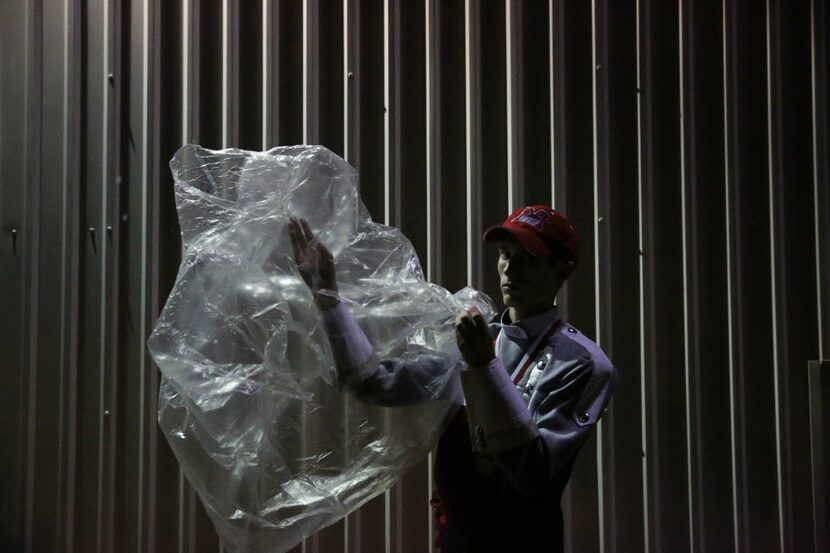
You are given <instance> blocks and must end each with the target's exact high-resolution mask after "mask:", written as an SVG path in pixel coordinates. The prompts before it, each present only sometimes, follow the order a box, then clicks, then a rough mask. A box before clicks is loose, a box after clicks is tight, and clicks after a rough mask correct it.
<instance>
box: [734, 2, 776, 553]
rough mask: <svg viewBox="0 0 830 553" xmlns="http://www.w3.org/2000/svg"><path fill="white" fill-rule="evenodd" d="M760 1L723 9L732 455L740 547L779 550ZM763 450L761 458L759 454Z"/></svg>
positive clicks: (765, 127)
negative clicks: (733, 457) (724, 20)
mask: <svg viewBox="0 0 830 553" xmlns="http://www.w3.org/2000/svg"><path fill="white" fill-rule="evenodd" d="M763 7H764V6H762V5H759V4H758V3H757V2H736V3H734V4H730V5H727V9H726V17H727V20H726V39H725V49H726V57H725V60H726V74H727V90H726V99H725V102H726V119H727V125H728V130H727V144H726V148H727V152H728V154H727V160H728V161H727V175H728V177H727V178H728V183H729V184H728V190H729V199H728V202H729V209H730V211H731V213H732V215H733V216H732V218H731V220H730V229H729V236H730V239H731V243H730V244H729V247H730V253H731V256H732V258H731V259H730V266H731V269H732V274H731V275H730V278H731V279H732V282H731V289H732V292H733V295H732V304H731V306H730V308H731V312H732V316H733V320H732V329H733V332H734V335H733V338H734V341H733V349H732V356H733V357H732V363H733V367H734V390H733V394H734V397H733V402H734V422H733V424H734V427H733V432H734V438H733V439H734V450H735V464H736V466H735V476H734V477H735V488H736V490H735V493H736V503H737V516H736V518H737V544H736V549H738V550H740V551H777V550H778V548H779V544H780V535H779V519H778V514H779V503H778V492H777V489H776V487H777V486H776V483H777V482H778V474H777V467H776V455H775V454H774V453H773V452H775V451H777V444H776V432H775V429H776V421H775V410H774V405H775V401H776V398H775V381H774V377H775V372H774V370H775V367H774V363H775V361H774V359H775V356H774V351H773V348H772V344H773V339H774V334H773V322H772V298H771V290H772V281H771V271H770V268H771V266H772V263H771V261H772V260H771V259H770V228H769V213H770V205H769V192H768V189H767V187H765V186H763V185H761V184H760V183H767V184H768V183H769V174H768V170H767V168H768V159H769V158H768V156H769V155H770V152H769V151H768V149H767V132H768V130H767V97H766V96H767V95H766V92H765V91H766V90H767V80H766V76H767V67H766V55H765V50H766V48H759V47H758V45H760V44H764V45H765V44H766V40H765V38H766V37H765V29H766V19H765V12H764V9H763ZM759 451H762V452H764V454H763V455H757V452H759Z"/></svg>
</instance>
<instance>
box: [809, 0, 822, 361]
mask: <svg viewBox="0 0 830 553" xmlns="http://www.w3.org/2000/svg"><path fill="white" fill-rule="evenodd" d="M810 106H811V113H812V117H811V118H810V120H811V121H812V123H813V124H812V129H811V131H812V140H813V206H814V213H813V229H814V232H813V233H814V234H815V237H816V318H817V321H818V357H819V359H824V339H823V336H824V329H823V323H824V317H822V307H823V305H824V304H823V303H822V301H823V300H822V294H821V263H822V259H821V246H822V235H821V217H820V211H821V208H820V205H821V204H820V201H821V200H820V197H821V196H820V194H819V161H818V159H819V149H818V128H817V126H818V125H817V123H816V117H817V113H816V4H815V0H811V2H810Z"/></svg>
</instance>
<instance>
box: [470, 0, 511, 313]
mask: <svg viewBox="0 0 830 553" xmlns="http://www.w3.org/2000/svg"><path fill="white" fill-rule="evenodd" d="M504 4H505V2H504V1H503V0H502V1H483V2H479V6H478V17H479V20H478V27H479V28H478V31H477V32H478V34H479V36H480V37H483V39H482V40H479V42H478V48H479V49H480V51H479V54H478V58H479V71H480V75H479V84H478V96H479V106H478V107H479V110H480V112H479V125H478V130H477V132H476V134H475V136H474V137H472V142H473V143H474V144H477V147H478V149H479V152H480V153H479V165H480V167H479V169H478V170H479V183H480V185H479V186H480V187H481V188H480V190H479V192H478V202H477V204H478V205H477V208H476V209H477V210H478V219H477V220H478V227H477V228H475V229H474V230H473V244H475V246H476V247H477V248H478V249H480V250H482V251H481V252H480V254H479V256H478V263H477V266H476V267H475V272H474V274H476V275H477V276H476V279H475V282H476V286H477V287H478V288H480V289H481V290H483V291H484V292H485V293H487V294H488V295H489V296H490V297H491V298H493V299H494V300H495V301H496V305H498V306H501V293H500V289H499V276H498V271H497V270H496V265H497V264H498V250H497V249H496V248H493V247H490V246H487V245H483V244H481V238H482V235H483V233H484V231H485V230H487V228H489V227H490V226H492V225H496V224H500V223H501V222H502V221H503V220H504V218H505V217H506V216H507V215H508V213H509V205H508V202H509V199H508V196H507V193H508V191H507V186H506V183H507V147H508V145H507V132H506V130H507V100H506V96H505V90H506V86H507V60H506V57H505V56H506V53H507V44H506V39H505V32H506V30H505V25H504V13H505V11H504V10H505V6H504Z"/></svg>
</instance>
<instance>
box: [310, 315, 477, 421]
mask: <svg viewBox="0 0 830 553" xmlns="http://www.w3.org/2000/svg"><path fill="white" fill-rule="evenodd" d="M323 323H324V325H325V327H326V330H327V332H328V336H329V343H330V344H331V349H332V354H333V356H334V364H335V368H336V370H337V380H338V383H339V384H340V385H341V386H345V387H346V388H348V389H349V391H351V392H352V393H353V394H354V395H355V396H357V397H358V398H360V399H361V400H362V401H365V402H367V403H374V404H378V405H409V404H413V403H418V402H421V401H430V400H434V401H450V402H452V403H456V404H459V405H460V404H461V403H462V402H463V396H462V395H461V386H460V383H459V380H458V374H457V373H458V371H455V370H453V369H452V368H448V366H447V361H446V360H445V359H444V358H443V357H440V356H437V355H420V356H419V357H418V358H417V359H414V360H402V359H383V360H378V358H377V356H376V355H375V353H374V350H373V349H372V345H371V344H370V343H369V340H368V339H367V338H366V335H365V334H364V333H363V330H362V329H361V328H360V326H359V325H358V324H357V321H355V318H354V316H353V315H352V312H351V310H349V308H348V307H347V306H346V305H344V304H343V303H342V302H341V303H339V304H338V305H337V306H336V307H334V308H332V309H329V310H326V311H323ZM447 371H453V372H452V374H447Z"/></svg>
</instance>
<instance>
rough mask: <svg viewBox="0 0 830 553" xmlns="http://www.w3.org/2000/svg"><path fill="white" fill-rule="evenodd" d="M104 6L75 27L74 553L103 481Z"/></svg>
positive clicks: (99, 515) (94, 513)
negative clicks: (78, 99) (78, 32)
mask: <svg viewBox="0 0 830 553" xmlns="http://www.w3.org/2000/svg"><path fill="white" fill-rule="evenodd" d="M108 9H109V5H108V4H107V3H104V2H89V3H87V4H86V5H85V6H82V10H83V11H82V13H83V15H82V18H81V21H79V23H80V24H81V25H82V26H83V27H84V28H85V30H86V32H85V33H83V31H82V35H83V36H84V37H85V40H84V43H83V44H82V51H81V60H82V80H83V84H82V87H83V88H82V94H83V103H82V114H83V116H82V117H83V119H84V122H85V124H84V125H83V130H82V136H81V167H80V171H81V175H80V178H81V183H82V184H81V186H82V189H81V202H80V209H81V216H80V223H81V228H82V229H83V238H82V240H81V252H80V271H81V279H80V285H81V290H80V298H79V299H80V301H79V308H80V311H81V312H80V318H79V325H80V329H81V330H80V336H79V346H80V348H79V352H78V354H79V366H78V396H77V407H78V410H77V414H76V416H77V424H78V435H77V448H78V449H77V451H78V457H77V473H76V475H74V477H75V478H76V479H77V488H76V490H77V494H76V497H75V501H76V509H77V510H76V512H77V517H76V520H75V527H74V538H75V543H74V546H75V548H76V549H77V550H79V551H92V552H95V551H102V546H103V543H102V539H103V530H104V528H103V523H104V520H103V517H104V516H105V513H104V512H103V510H102V507H103V505H102V500H103V497H104V495H105V494H106V493H107V490H106V488H105V483H104V481H103V479H104V470H105V468H104V464H103V463H104V459H105V455H106V444H105V436H104V413H103V411H104V404H103V401H104V394H105V390H106V386H107V380H106V372H105V364H104V363H105V357H104V355H105V354H104V347H105V343H104V336H105V333H107V318H106V317H107V311H108V310H107V304H106V298H107V296H106V294H107V289H108V286H107V282H106V276H107V273H106V266H107V255H108V244H107V242H106V218H105V213H106V212H105V210H106V209H107V205H108V204H107V192H108V186H107V184H108V183H107V169H108V165H109V155H108V147H109V143H108V136H107V135H108V131H109V128H110V126H109V122H110V116H111V112H110V108H111V106H110V100H111V97H110V93H109V84H108V79H107V75H108V72H109V71H108V69H109V57H108V56H109V55H110V54H111V41H110V32H109V12H108Z"/></svg>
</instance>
